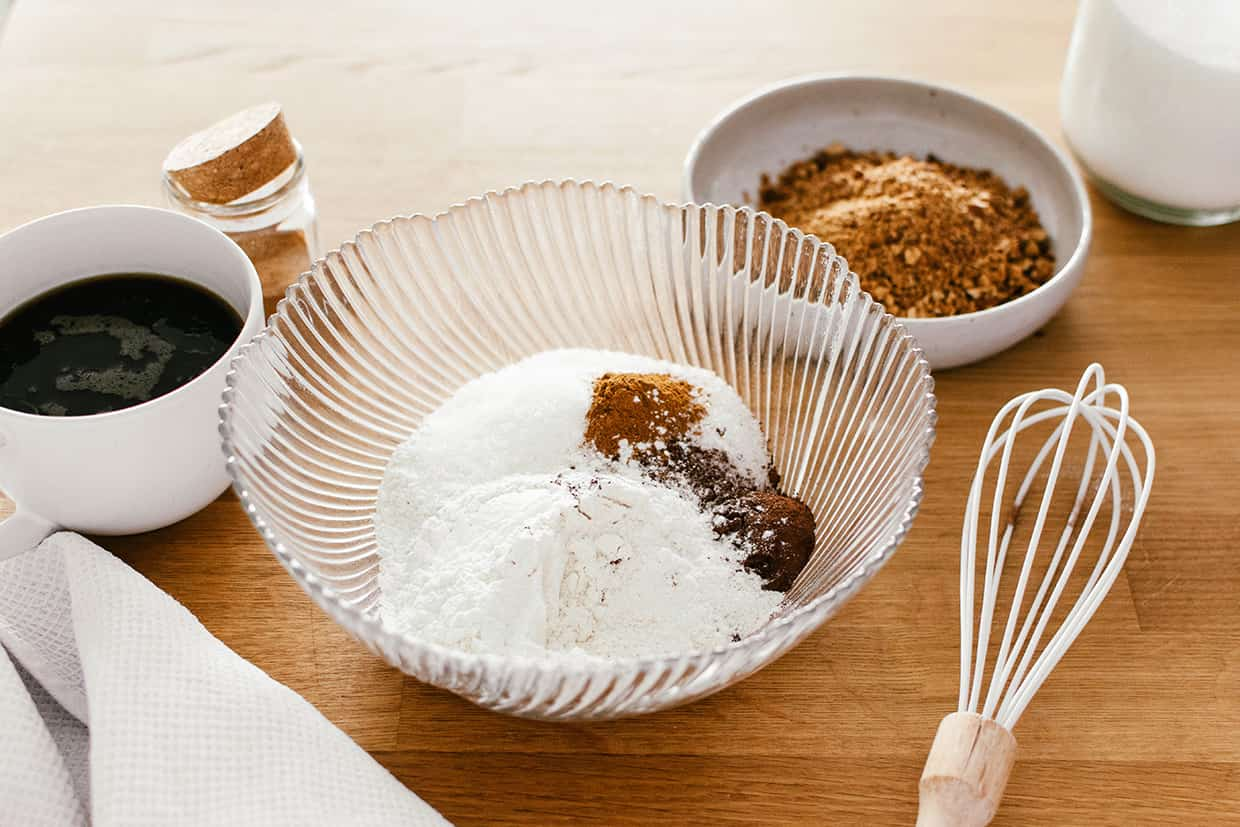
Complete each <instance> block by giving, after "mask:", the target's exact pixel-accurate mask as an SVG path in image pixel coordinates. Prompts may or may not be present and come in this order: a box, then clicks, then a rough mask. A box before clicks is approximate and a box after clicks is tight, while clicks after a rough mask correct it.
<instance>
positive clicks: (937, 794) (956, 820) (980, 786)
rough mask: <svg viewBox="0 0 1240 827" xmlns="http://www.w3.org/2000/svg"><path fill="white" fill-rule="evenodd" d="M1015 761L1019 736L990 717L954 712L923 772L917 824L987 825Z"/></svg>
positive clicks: (933, 826)
mask: <svg viewBox="0 0 1240 827" xmlns="http://www.w3.org/2000/svg"><path fill="white" fill-rule="evenodd" d="M1015 761H1016V737H1015V736H1013V735H1012V733H1011V732H1009V731H1008V730H1006V729H1004V728H1003V727H1002V726H1000V725H999V724H996V723H995V722H994V721H992V720H990V719H989V718H983V717H982V716H981V715H977V714H975V713H973V712H953V713H952V714H951V715H948V716H947V717H946V718H944V719H943V721H942V723H940V724H939V731H938V732H937V733H935V736H934V744H933V745H932V746H931V747H930V755H929V756H928V757H927V758H926V768H925V769H924V770H922V773H921V796H920V799H921V800H920V805H919V807H918V810H917V827H985V825H987V824H989V823H990V820H991V819H992V818H994V817H995V811H996V810H997V809H999V799H1001V798H1002V797H1003V788H1004V786H1006V785H1007V780H1008V775H1009V774H1010V773H1011V772H1012V764H1013V763H1014V762H1015Z"/></svg>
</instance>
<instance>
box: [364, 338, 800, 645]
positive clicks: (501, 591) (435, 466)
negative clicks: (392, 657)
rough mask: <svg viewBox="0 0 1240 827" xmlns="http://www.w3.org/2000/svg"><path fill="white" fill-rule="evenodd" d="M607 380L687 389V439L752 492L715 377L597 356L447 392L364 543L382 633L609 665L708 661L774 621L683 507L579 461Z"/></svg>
mask: <svg viewBox="0 0 1240 827" xmlns="http://www.w3.org/2000/svg"><path fill="white" fill-rule="evenodd" d="M608 371H616V372H619V371H625V372H642V373H667V374H671V375H673V376H678V377H681V378H683V379H685V380H686V381H689V382H690V383H692V384H694V385H696V386H697V387H698V388H700V389H701V391H702V393H703V396H702V399H703V401H704V403H705V405H706V408H707V414H706V416H705V417H704V419H703V421H702V423H701V433H700V434H699V435H697V436H695V437H694V439H695V440H697V441H698V442H699V444H701V445H702V446H703V447H712V448H720V449H723V450H725V451H726V452H727V453H728V454H729V456H730V457H731V458H732V461H733V463H734V464H735V465H736V467H737V468H738V469H740V470H741V471H742V472H743V473H744V474H745V476H747V477H748V478H749V479H750V480H751V481H752V482H753V484H754V485H755V487H764V485H765V482H766V472H767V465H768V456H767V453H766V447H765V443H764V439H763V436H762V432H761V429H760V427H759V426H758V423H757V421H756V420H755V419H754V418H753V416H752V415H751V414H750V413H749V410H748V409H747V408H746V407H745V405H744V403H743V402H742V401H741V400H740V398H739V397H738V396H737V395H736V393H735V392H734V391H733V390H732V389H731V388H730V387H729V386H728V385H727V384H726V383H724V382H723V381H722V380H721V379H719V378H718V377H717V376H715V375H714V374H713V373H710V372H709V371H704V370H700V369H695V368H686V367H684V366H681V365H675V364H672V363H668V362H661V361H658V360H654V359H648V358H644V357H638V356H631V355H628V354H621V353H610V352H604V351H586V350H560V351H548V352H546V353H541V354H538V355H536V356H533V357H530V358H529V359H526V360H524V361H522V362H519V363H517V364H514V365H511V366H509V367H508V368H505V369H504V370H501V371H497V372H496V373H492V374H488V375H486V376H482V377H479V378H478V379H476V380H474V381H472V382H470V383H469V384H467V385H465V386H464V387H462V388H461V389H460V390H459V391H458V392H457V393H456V394H455V395H454V396H453V397H452V398H450V399H449V400H448V401H447V402H445V403H444V404H443V405H442V406H441V407H440V408H439V409H437V410H436V411H434V412H433V413H432V414H431V415H430V416H428V417H427V418H426V419H425V421H424V422H423V423H422V425H421V427H419V428H418V430H417V431H416V432H415V433H414V434H413V435H412V436H411V437H410V438H409V439H408V440H407V441H406V442H405V443H404V444H403V445H401V446H400V447H399V448H398V449H397V450H396V452H395V453H394V454H393V456H392V459H391V460H390V461H389V463H388V467H387V469H386V470H385V472H384V478H383V482H382V485H381V487H380V490H379V502H378V506H377V510H376V514H375V530H376V534H377V537H378V541H379V550H380V569H379V581H380V588H381V591H382V595H383V598H382V601H381V606H380V611H381V612H382V613H383V615H384V617H385V619H386V620H387V621H388V622H389V623H391V624H392V625H393V626H394V627H395V628H396V629H398V630H401V631H403V632H405V633H407V634H409V635H411V636H413V637H416V638H420V639H423V640H428V641H433V642H436V643H440V644H443V645H445V646H449V647H452V648H456V649H462V650H465V651H471V652H493V653H507V654H524V655H530V656H546V655H547V653H548V652H559V653H573V654H578V655H580V654H586V655H593V656H598V657H604V658H616V657H628V656H639V655H658V654H671V653H675V652H686V651H689V650H693V649H709V648H713V647H715V646H720V645H723V644H725V643H727V642H728V641H729V640H730V639H732V638H734V637H736V636H743V635H746V634H748V633H750V632H752V631H754V630H755V629H756V628H758V627H759V626H760V625H762V623H764V622H765V621H766V620H767V619H768V618H769V617H770V616H771V614H772V612H773V611H774V610H775V608H776V607H777V606H778V604H779V601H780V599H781V595H780V594H779V593H778V592H773V591H764V590H763V589H762V580H761V578H760V577H759V576H758V575H756V574H751V573H749V572H746V571H744V570H743V569H742V568H741V566H740V562H739V561H740V558H741V557H742V556H743V555H742V553H741V552H739V551H738V550H737V549H736V547H735V546H734V545H733V544H732V542H731V541H730V540H728V539H723V540H720V539H718V538H717V537H716V535H715V532H714V530H713V529H712V526H711V517H710V515H709V514H704V513H703V512H702V511H701V510H700V509H699V507H698V504H697V500H696V498H695V497H694V496H693V495H692V494H691V493H689V492H688V491H683V490H680V489H678V488H674V487H669V486H667V485H663V484H660V483H656V482H653V481H651V480H649V479H647V478H646V477H644V476H642V473H641V469H640V468H639V467H637V466H635V465H629V464H624V463H617V462H612V461H610V460H608V459H606V458H604V457H602V456H601V455H599V454H598V453H597V452H596V451H594V450H592V449H587V448H585V447H583V445H582V440H583V432H584V428H585V420H586V412H587V410H588V409H589V405H590V400H591V395H592V391H593V383H594V380H595V378H597V377H598V376H599V375H601V374H603V373H606V372H608Z"/></svg>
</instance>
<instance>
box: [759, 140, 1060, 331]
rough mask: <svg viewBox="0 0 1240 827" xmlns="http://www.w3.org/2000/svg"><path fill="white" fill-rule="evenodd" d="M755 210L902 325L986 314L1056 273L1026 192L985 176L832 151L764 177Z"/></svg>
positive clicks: (931, 162)
mask: <svg viewBox="0 0 1240 827" xmlns="http://www.w3.org/2000/svg"><path fill="white" fill-rule="evenodd" d="M759 206H760V207H761V208H762V209H763V210H766V211H767V212H769V213H771V215H773V216H775V217H776V218H781V219H783V220H784V221H786V222H788V224H790V225H792V226H794V227H798V228H800V229H801V230H803V231H805V232H807V233H810V234H812V235H815V236H818V237H819V238H820V239H822V240H823V241H826V242H829V243H831V244H832V245H834V247H835V249H836V251H837V252H838V253H839V254H840V255H842V256H843V257H844V258H845V259H847V260H848V264H849V266H850V267H851V268H852V270H853V271H854V272H856V273H857V274H858V276H859V278H860V279H861V287H862V288H863V289H864V290H866V291H867V292H868V293H870V294H871V295H872V296H873V297H874V298H875V299H877V300H878V301H880V302H882V304H883V305H884V306H885V307H886V309H887V310H888V311H889V312H891V313H893V314H895V315H897V316H904V317H907V318H926V317H933V316H950V315H955V314H958V313H969V312H973V311H976V310H984V309H986V308H988V307H994V306H995V305H998V304H1002V303H1003V302H1006V301H1010V300H1011V299H1014V298H1017V297H1019V296H1023V295H1024V294H1026V293H1029V292H1030V291H1032V290H1034V289H1036V288H1037V287H1039V286H1041V285H1042V284H1044V283H1045V282H1046V281H1047V280H1048V279H1049V278H1050V277H1051V276H1052V275H1054V273H1055V259H1054V256H1053V255H1051V252H1050V240H1049V238H1048V237H1047V234H1046V231H1045V230H1044V229H1043V228H1042V225H1041V223H1040V222H1039V221H1038V215H1037V212H1036V211H1035V210H1034V209H1033V205H1032V204H1031V203H1030V200H1029V193H1028V191H1027V190H1025V188H1024V187H1018V188H1016V189H1011V188H1009V187H1008V185H1007V184H1006V183H1005V182H1004V181H1003V179H1002V178H1000V177H999V176H998V175H996V174H994V173H993V172H990V171H989V170H982V169H972V168H969V167H960V166H956V165H954V164H948V163H945V162H943V161H940V160H939V159H938V158H935V157H934V156H933V155H930V156H927V157H926V159H925V160H917V159H915V158H910V157H908V156H898V155H896V154H894V153H890V152H853V151H851V150H849V149H845V148H844V147H843V146H841V145H839V144H833V145H832V146H830V147H827V148H826V149H824V150H822V151H820V152H818V153H817V154H815V155H814V156H813V157H812V158H808V159H806V160H804V161H799V162H797V163H794V164H792V165H791V166H790V167H788V168H787V169H786V170H784V171H783V172H782V173H780V175H779V177H778V178H777V179H775V180H772V179H771V178H770V177H769V176H767V175H763V176H762V185H761V188H760V190H759Z"/></svg>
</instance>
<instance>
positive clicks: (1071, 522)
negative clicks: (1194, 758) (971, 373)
mask: <svg viewBox="0 0 1240 827" xmlns="http://www.w3.org/2000/svg"><path fill="white" fill-rule="evenodd" d="M1046 403H1051V404H1053V405H1054V407H1051V408H1044V409H1035V406H1039V405H1045V404H1046ZM1009 417H1010V420H1009ZM1051 422H1056V423H1057V424H1055V426H1054V428H1053V429H1052V431H1051V433H1050V436H1049V437H1048V438H1047V439H1046V441H1045V442H1044V443H1043V444H1042V446H1041V448H1040V449H1039V450H1038V452H1037V454H1036V456H1035V457H1034V459H1033V460H1032V462H1031V463H1030V465H1029V468H1028V470H1027V472H1026V473H1025V476H1024V478H1023V480H1022V481H1021V482H1020V484H1019V485H1018V486H1017V487H1016V494H1015V497H1014V499H1013V501H1012V504H1011V507H1010V508H1009V509H1008V510H1007V511H1006V519H1001V515H1003V514H1004V510H1003V504H1004V492H1005V488H1006V486H1007V482H1008V474H1009V466H1010V464H1011V462H1012V453H1013V448H1014V447H1015V444H1016V440H1017V437H1018V436H1019V435H1020V434H1021V432H1023V431H1025V430H1026V429H1027V428H1030V427H1033V426H1035V425H1039V424H1043V425H1044V427H1045V426H1046V425H1048V424H1049V423H1051ZM1078 423H1081V424H1083V425H1085V426H1087V427H1088V428H1089V429H1090V430H1089V447H1088V450H1087V453H1086V455H1085V460H1084V463H1083V465H1080V466H1075V465H1073V464H1069V465H1068V466H1065V463H1064V458H1065V454H1066V453H1067V450H1068V444H1069V438H1070V437H1071V436H1072V431H1073V428H1074V427H1075V426H1077V425H1078ZM1134 438H1135V440H1136V441H1137V442H1139V443H1140V444H1141V448H1142V449H1143V451H1142V454H1143V456H1138V455H1134V453H1133V450H1132V446H1130V445H1129V441H1130V440H1132V439H1134ZM1035 444H1036V443H1035ZM1048 458H1049V459H1050V470H1049V472H1048V473H1047V475H1046V482H1045V487H1044V488H1043V493H1042V497H1041V503H1040V506H1039V508H1038V513H1037V517H1036V520H1035V521H1034V523H1033V526H1032V530H1031V533H1030V537H1029V542H1028V546H1027V547H1026V549H1025V559H1024V561H1023V563H1022V564H1021V567H1020V574H1019V579H1017V580H1016V583H1015V588H1014V590H1013V592H1012V595H1013V596H1012V601H1011V608H1010V610H1009V611H1008V615H1007V620H1006V623H1005V624H1004V627H1003V639H1002V641H1001V642H1000V644H999V650H998V654H997V656H996V657H995V659H994V666H993V669H992V671H991V676H990V684H989V686H988V687H986V686H985V685H984V683H983V677H984V675H985V673H986V664H987V653H988V649H989V646H990V642H991V624H992V622H993V621H994V620H995V613H996V602H997V600H998V595H999V586H1000V580H1001V577H1002V574H1003V571H1004V563H1005V562H1006V560H1007V556H1008V550H1009V546H1010V545H1011V543H1012V538H1013V534H1014V532H1015V529H1016V526H1017V523H1018V522H1020V521H1023V520H1025V519H1028V518H1027V516H1022V506H1023V505H1024V501H1025V498H1026V496H1027V495H1028V494H1029V493H1030V490H1031V489H1032V488H1033V487H1034V483H1035V481H1036V480H1038V479H1040V474H1041V469H1042V468H1043V466H1044V465H1045V464H1046V461H1047V459H1048ZM996 462H997V465H998V471H997V478H996V480H995V485H994V496H993V500H992V502H991V508H990V518H989V520H988V521H987V522H988V528H989V534H988V537H987V543H986V561H985V580H984V581H983V584H982V593H981V607H980V613H979V617H978V619H977V623H976V627H975V626H974V620H973V609H974V602H975V596H974V572H975V570H976V561H977V546H978V543H977V540H978V534H979V531H980V530H981V529H982V528H983V527H984V526H983V524H982V520H981V508H982V502H983V499H984V498H983V492H984V489H985V488H986V480H987V477H988V475H989V473H990V471H991V470H992V468H993V467H994V466H995V465H996ZM1099 464H1101V465H1102V467H1101V471H1100V472H1097V474H1096V476H1095V473H1096V471H1095V469H1096V468H1097V467H1098V466H1099ZM1066 467H1067V468H1076V467H1079V468H1080V479H1079V482H1078V483H1077V487H1076V495H1075V499H1074V500H1073V504H1072V506H1071V509H1070V510H1068V513H1067V515H1066V519H1063V529H1062V531H1061V532H1060V533H1059V537H1058V539H1057V540H1055V541H1054V545H1053V550H1051V549H1050V548H1042V547H1041V544H1042V539H1043V533H1044V531H1045V530H1046V528H1047V523H1048V520H1049V519H1050V516H1051V513H1052V511H1054V509H1053V507H1052V500H1053V497H1054V494H1055V488H1056V485H1057V484H1058V483H1059V481H1060V480H1059V477H1060V473H1061V472H1063V471H1064V469H1065V468H1066ZM1072 473H1075V471H1073V472H1072ZM1014 479H1015V478H1014ZM1153 480H1154V446H1153V444H1152V443H1151V442H1150V438H1149V436H1148V435H1147V434H1146V432H1145V429H1144V428H1142V427H1141V425H1140V424H1139V423H1138V422H1137V421H1136V420H1135V419H1132V418H1131V417H1129V415H1128V392H1127V391H1126V390H1125V389H1124V387H1123V386H1122V385H1117V384H1112V383H1108V382H1107V381H1106V376H1105V374H1104V372H1103V369H1102V366H1101V365H1098V364H1092V365H1090V366H1089V367H1088V368H1087V369H1086V370H1085V373H1084V374H1083V375H1082V376H1081V381H1080V382H1079V383H1078V384H1077V387H1076V392H1075V393H1074V394H1069V393H1067V392H1066V391H1062V390H1058V389H1053V388H1052V389H1046V390H1040V391H1033V392H1031V393H1026V394H1023V395H1021V396H1018V397H1016V398H1015V399H1013V400H1011V401H1010V402H1008V403H1007V404H1006V405H1004V406H1003V408H1002V409H1001V410H1000V411H999V413H998V415H997V416H996V417H995V420H994V422H993V423H991V426H990V430H989V432H988V433H987V434H986V442H985V444H984V445H983V447H982V452H981V456H980V458H979V459H978V463H977V472H976V474H975V476H974V478H973V486H972V488H971V489H970V490H969V499H968V502H967V504H966V506H965V517H964V529H963V532H962V534H961V543H960V701H959V705H958V706H957V709H956V712H954V713H952V714H950V715H948V716H947V717H946V718H944V719H943V721H942V723H940V724H939V729H938V732H937V733H936V734H935V737H934V743H933V745H932V746H931V748H930V755H929V757H927V759H926V766H925V769H924V771H923V772H922V775H921V785H920V808H919V810H918V815H917V824H918V827H945V825H952V827H974V825H977V827H981V826H982V825H986V824H989V823H990V821H991V819H992V818H994V815H995V811H996V810H997V809H998V806H999V801H1000V799H1001V797H1002V796H1003V788H1004V786H1005V785H1006V784H1007V779H1008V775H1009V773H1010V772H1011V770H1012V764H1013V762H1014V761H1015V758H1016V738H1015V737H1014V736H1013V735H1012V728H1013V727H1014V726H1015V725H1016V722H1017V721H1018V720H1020V716H1021V714H1022V713H1023V712H1024V711H1025V708H1026V707H1027V706H1028V705H1029V702H1030V701H1031V700H1032V699H1033V696H1034V694H1035V693H1036V692H1037V691H1038V689H1039V688H1040V687H1041V686H1042V683H1043V682H1044V681H1045V680H1046V678H1047V676H1048V675H1050V673H1051V670H1052V669H1054V668H1055V665H1056V664H1058V663H1059V660H1060V658H1062V657H1063V655H1064V653H1065V652H1066V651H1067V650H1068V647H1069V646H1071V645H1072V642H1073V641H1074V640H1076V637H1077V635H1079V634H1080V633H1081V630H1082V629H1084V628H1085V624H1086V623H1088V622H1089V620H1090V618H1091V617H1093V614H1094V612H1095V611H1096V610H1097V608H1098V605H1099V604H1100V603H1101V602H1102V599H1103V598H1104V597H1106V594H1107V592H1108V591H1109V590H1110V588H1111V584H1112V583H1114V582H1115V578H1116V577H1117V576H1118V575H1119V572H1120V569H1121V568H1122V567H1123V565H1124V561H1125V559H1127V557H1128V550H1129V549H1130V548H1131V547H1132V542H1133V539H1134V538H1135V536H1136V533H1137V529H1138V528H1139V527H1140V523H1141V515H1142V514H1143V513H1144V511H1145V504H1146V501H1147V500H1148V499H1149V493H1150V485H1151V483H1152V482H1153ZM1108 502H1109V505H1110V520H1109V525H1107V527H1106V534H1105V538H1104V540H1103V542H1102V544H1101V549H1100V551H1099V552H1098V559H1097V561H1096V562H1095V563H1094V565H1093V567H1092V569H1088V566H1087V565H1082V566H1081V571H1082V572H1084V571H1086V570H1088V571H1089V574H1088V577H1087V579H1086V581H1085V583H1084V585H1083V587H1082V588H1081V591H1080V593H1079V595H1078V597H1077V598H1076V600H1075V602H1074V603H1072V604H1071V607H1070V608H1068V609H1067V611H1066V614H1065V615H1064V616H1063V619H1062V621H1061V622H1060V625H1059V627H1058V628H1057V629H1056V630H1055V631H1054V633H1053V634H1052V635H1051V636H1050V637H1049V639H1048V640H1047V643H1046V646H1045V647H1043V648H1042V649H1041V651H1040V652H1039V650H1038V647H1039V644H1040V643H1041V642H1042V640H1043V639H1044V638H1045V637H1046V633H1047V631H1048V626H1049V624H1050V621H1051V618H1052V614H1053V613H1054V611H1055V608H1056V606H1057V605H1058V603H1059V600H1060V598H1061V597H1062V596H1063V594H1064V591H1065V589H1066V588H1067V586H1068V583H1069V580H1070V578H1071V575H1072V573H1073V570H1074V569H1076V568H1077V566H1078V564H1080V563H1081V557H1082V552H1083V551H1084V550H1085V549H1086V546H1087V542H1086V541H1087V540H1088V537H1089V534H1090V532H1091V531H1092V530H1094V527H1095V526H1094V524H1095V522H1096V521H1097V518H1098V515H1099V513H1100V512H1101V511H1102V508H1103V505H1104V504H1106V503H1108ZM1129 503H1131V506H1130V510H1129V511H1128V512H1127V515H1126V520H1125V507H1126V506H1128V504H1129ZM1061 511H1062V509H1061ZM1106 522H1107V521H1105V520H1104V521H1103V523H1106ZM1057 524H1058V521H1055V522H1054V523H1052V525H1057ZM1099 528H1101V526H1100V527H1099ZM1051 533H1053V530H1052V532H1051ZM1047 545H1048V546H1049V543H1048V544H1047ZM1047 551H1050V560H1049V562H1048V563H1047V564H1046V572H1045V575H1044V576H1043V577H1042V578H1041V582H1040V583H1039V584H1038V586H1037V591H1036V592H1035V593H1034V594H1033V597H1032V599H1031V600H1030V601H1028V607H1027V610H1026V607H1025V603H1026V596H1027V595H1028V593H1029V591H1030V586H1031V585H1032V584H1031V579H1032V578H1031V571H1032V570H1033V568H1034V565H1035V562H1036V561H1038V560H1040V559H1042V560H1044V559H1045V557H1044V556H1042V555H1043V554H1044V553H1045V552H1047ZM1086 556H1092V554H1091V555H1086ZM1078 581H1079V578H1078ZM1065 606H1067V603H1066V602H1065ZM1023 610H1024V612H1025V613H1024V615H1023V620H1022V611H1023ZM975 628H976V651H975V641H974V629H975ZM983 690H985V695H984V696H983Z"/></svg>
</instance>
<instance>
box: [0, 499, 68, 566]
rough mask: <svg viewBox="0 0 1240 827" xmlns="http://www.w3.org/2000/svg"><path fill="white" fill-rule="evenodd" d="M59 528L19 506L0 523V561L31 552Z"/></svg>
mask: <svg viewBox="0 0 1240 827" xmlns="http://www.w3.org/2000/svg"><path fill="white" fill-rule="evenodd" d="M58 528H60V526H58V525H56V524H55V523H53V522H52V521H51V520H47V519H44V518H43V517H40V516H39V515H38V514H34V513H32V512H30V511H27V510H26V509H24V508H22V507H21V506H20V505H18V506H17V510H16V511H14V512H13V513H12V514H10V515H9V516H8V519H6V520H5V521H4V522H0V560H8V559H9V558H10V557H16V556H17V555H19V554H24V553H25V552H27V551H30V550H32V549H33V548H34V547H35V546H37V545H38V544H39V543H41V542H43V541H44V540H45V539H47V536H48V535H49V534H51V533H52V532H54V531H56V530H57V529H58Z"/></svg>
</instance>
